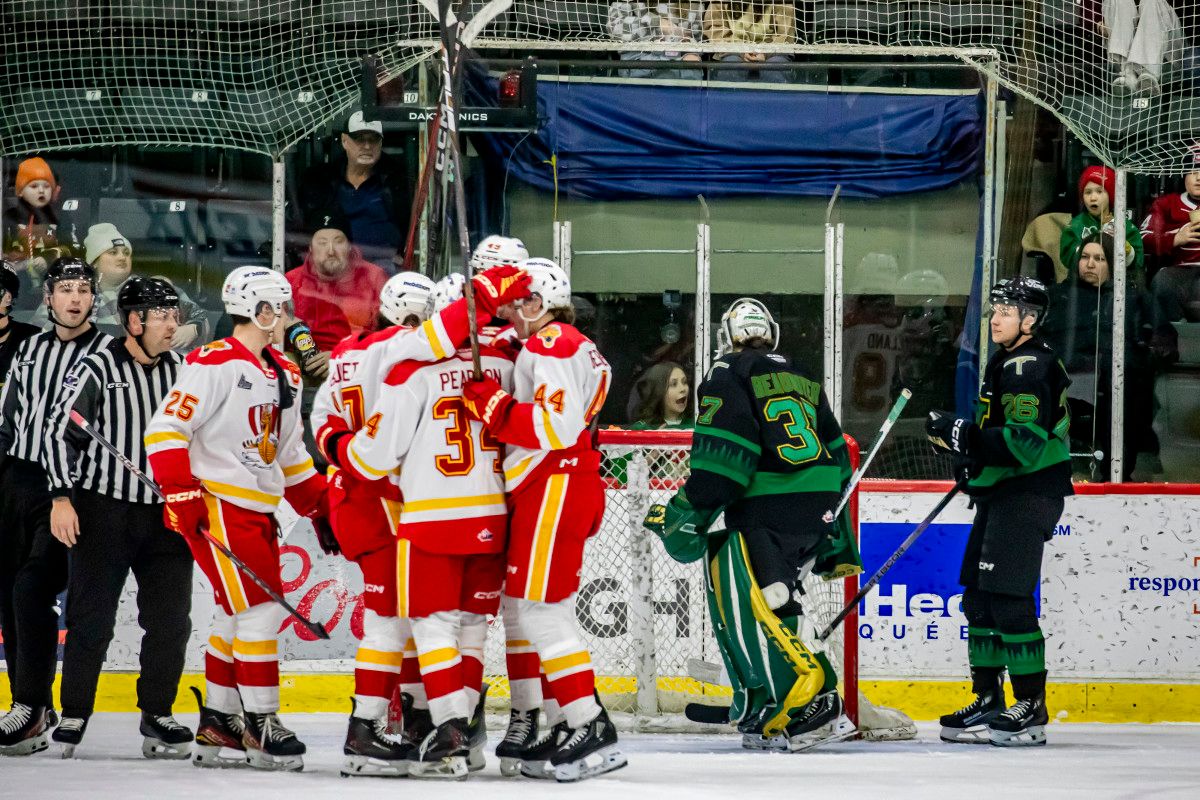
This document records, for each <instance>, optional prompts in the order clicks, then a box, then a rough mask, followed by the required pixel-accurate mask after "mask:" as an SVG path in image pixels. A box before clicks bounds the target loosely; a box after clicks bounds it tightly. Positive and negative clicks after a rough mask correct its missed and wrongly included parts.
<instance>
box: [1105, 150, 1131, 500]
mask: <svg viewBox="0 0 1200 800" xmlns="http://www.w3.org/2000/svg"><path fill="white" fill-rule="evenodd" d="M1127 179H1128V172H1126V170H1123V169H1117V170H1116V186H1115V187H1114V191H1116V193H1117V196H1116V197H1114V198H1113V218H1114V220H1115V222H1116V224H1114V225H1113V262H1114V263H1113V327H1112V337H1113V340H1112V389H1111V391H1110V392H1109V402H1111V403H1112V408H1111V411H1112V417H1111V424H1112V428H1111V433H1110V435H1109V442H1108V449H1109V452H1110V455H1109V462H1108V464H1109V470H1110V472H1109V480H1111V481H1112V482H1113V483H1120V482H1121V481H1122V480H1123V475H1124V473H1125V442H1124V436H1123V430H1124V427H1125V314H1126V313H1127V311H1126V308H1125V286H1126V282H1127V280H1128V275H1127V274H1126V272H1127V270H1126V267H1127V266H1128V262H1127V260H1126V258H1125V185H1126V182H1127Z"/></svg>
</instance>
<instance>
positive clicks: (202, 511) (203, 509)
mask: <svg viewBox="0 0 1200 800" xmlns="http://www.w3.org/2000/svg"><path fill="white" fill-rule="evenodd" d="M163 494H164V495H165V496H166V500H167V504H166V506H164V507H163V523H164V524H165V525H166V526H167V527H168V528H170V529H171V530H173V531H175V532H176V533H182V534H183V535H184V536H188V535H194V534H198V533H199V532H200V530H201V528H206V527H208V506H207V505H206V504H205V503H204V492H203V491H202V490H201V489H200V487H198V486H164V487H163Z"/></svg>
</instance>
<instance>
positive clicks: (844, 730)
mask: <svg viewBox="0 0 1200 800" xmlns="http://www.w3.org/2000/svg"><path fill="white" fill-rule="evenodd" d="M857 735H858V728H856V727H854V723H853V722H851V721H850V718H849V717H847V716H846V715H845V714H843V715H842V716H840V717H838V718H837V719H835V720H834V721H833V722H832V723H830V725H829V727H827V728H825V729H824V730H818V731H814V732H812V733H807V734H805V735H804V736H793V737H792V738H790V739H788V740H787V749H788V752H789V753H804V752H807V751H808V750H812V749H814V748H817V747H821V746H823V745H827V744H833V743H835V742H844V741H846V740H847V739H850V738H852V737H854V736H857Z"/></svg>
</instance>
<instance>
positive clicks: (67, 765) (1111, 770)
mask: <svg viewBox="0 0 1200 800" xmlns="http://www.w3.org/2000/svg"><path fill="white" fill-rule="evenodd" d="M178 719H179V720H180V721H181V722H183V723H184V724H186V725H189V726H194V725H195V724H196V715H195V714H180V715H179V716H178ZM494 719H495V720H496V723H497V724H496V725H495V726H494V727H493V736H492V741H491V744H490V746H489V753H488V766H487V767H486V768H485V770H484V771H483V772H482V773H476V774H474V775H472V776H471V778H470V780H469V781H466V782H465V783H457V782H453V781H451V782H434V781H424V780H423V781H415V780H412V779H405V778H401V779H396V778H342V777H340V776H339V775H338V767H339V766H340V764H341V746H342V738H343V736H344V733H345V724H346V718H345V717H344V716H342V715H338V714H287V715H285V716H284V721H285V722H286V723H288V724H289V725H291V726H292V727H294V728H295V730H296V732H297V733H298V734H299V735H300V738H301V739H302V740H303V741H304V742H305V743H306V744H307V745H308V755H307V756H305V766H304V772H302V773H299V774H295V773H263V772H254V771H251V770H249V769H233V770H229V769H225V770H200V769H196V768H195V767H193V766H191V765H190V764H189V763H187V762H179V761H175V762H171V761H149V760H147V759H144V758H142V755H141V736H139V735H138V732H137V726H138V722H137V715H135V714H96V715H95V716H94V717H92V719H91V722H90V723H89V725H88V731H87V735H86V737H85V738H84V740H83V744H82V745H81V746H80V747H79V750H78V751H77V752H76V758H75V759H74V760H72V761H66V762H64V761H61V760H59V756H58V751H57V746H56V745H54V744H51V746H50V749H49V750H46V751H44V752H42V753H39V754H37V755H35V756H31V757H26V758H0V797H13V798H16V797H29V798H57V797H89V798H121V800H128V799H130V798H154V799H155V800H185V798H193V797H195V798H199V797H209V798H240V799H241V800H266V798H288V800H309V798H338V799H339V800H342V799H343V798H356V797H364V798H365V797H420V798H430V799H431V800H438V799H439V798H447V800H450V799H451V798H453V799H454V800H460V799H461V798H463V797H467V796H473V797H479V798H486V800H509V798H513V800H535V799H536V798H551V797H553V798H580V799H582V800H628V798H632V797H649V798H653V800H672V799H674V798H678V799H679V800H695V798H698V797H704V798H714V800H758V799H759V798H761V799H762V800H771V799H772V798H775V799H776V800H778V799H780V798H782V799H783V800H792V799H793V798H796V799H799V800H802V799H803V798H809V797H812V798H817V797H830V798H852V797H865V798H873V800H889V799H890V798H929V799H930V800H934V799H936V800H942V799H943V798H956V797H967V798H972V800H975V799H976V798H989V797H996V798H1000V797H1004V798H1030V800H1034V799H1037V798H1046V797H1087V798H1092V799H1093V800H1100V799H1101V798H1191V800H1195V798H1200V769H1198V767H1197V759H1200V725H1190V724H1159V725H1137V724H1129V725H1107V724H1078V725H1061V724H1060V725H1051V726H1050V727H1049V728H1048V730H1047V733H1048V735H1049V736H1050V744H1049V745H1047V746H1046V747H1041V748H1027V749H1024V750H1001V749H999V748H995V747H991V746H971V745H957V746H955V745H948V744H944V743H942V742H940V741H938V738H937V730H938V729H937V725H936V724H933V723H922V724H921V725H920V733H919V735H918V738H917V740H916V741H912V742H843V743H838V744H833V745H828V746H826V747H824V748H822V749H819V750H816V751H813V752H810V753H801V754H796V755H783V754H767V753H750V752H746V751H743V750H742V749H741V746H740V744H739V741H738V739H737V738H736V737H734V736H731V735H726V734H661V733H656V734H623V735H622V745H623V749H624V751H625V752H626V754H627V755H628V756H629V766H627V767H625V768H624V769H622V770H619V771H617V772H613V773H610V774H608V775H605V776H601V777H599V778H594V779H592V780H589V781H585V782H583V783H578V784H556V783H554V782H548V781H533V780H527V779H520V778H511V779H510V778H502V777H500V772H499V769H498V766H497V765H498V762H497V761H496V759H495V758H494V757H492V755H491V753H490V750H491V749H492V748H494V747H495V744H496V742H497V741H498V734H497V733H496V729H498V728H499V722H500V718H499V717H496V718H494Z"/></svg>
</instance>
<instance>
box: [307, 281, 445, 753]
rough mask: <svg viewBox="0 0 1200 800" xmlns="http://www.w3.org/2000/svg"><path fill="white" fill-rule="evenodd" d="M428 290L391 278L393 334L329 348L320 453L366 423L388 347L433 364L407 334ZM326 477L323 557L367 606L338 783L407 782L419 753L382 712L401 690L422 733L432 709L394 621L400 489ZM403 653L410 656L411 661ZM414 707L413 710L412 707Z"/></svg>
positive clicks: (388, 315) (425, 307)
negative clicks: (351, 580) (357, 577)
mask: <svg viewBox="0 0 1200 800" xmlns="http://www.w3.org/2000/svg"><path fill="white" fill-rule="evenodd" d="M433 287H434V283H433V281H431V280H430V279H429V278H426V277H425V276H424V275H421V274H420V273H417V272H401V273H399V274H398V275H394V276H392V277H391V278H389V279H388V281H387V283H385V284H384V286H383V290H382V291H381V292H380V305H379V312H380V314H381V315H382V316H383V317H384V318H385V319H386V320H387V323H388V324H390V325H391V326H396V327H387V328H384V329H383V330H381V331H380V332H379V333H375V334H371V333H362V334H357V335H351V336H347V337H346V338H345V339H343V340H342V341H341V342H340V343H339V344H338V346H337V347H336V348H334V350H333V353H332V354H331V355H330V359H329V377H328V378H327V379H326V381H325V383H324V385H323V386H321V388H320V390H318V392H317V395H316V398H315V400H314V402H313V410H312V426H313V430H314V431H316V441H317V445H318V447H321V446H322V444H323V443H324V442H325V441H326V440H327V439H328V437H329V436H330V435H331V434H333V433H335V432H337V431H351V432H354V431H358V430H360V429H362V427H363V426H364V424H366V422H367V412H368V411H369V410H370V409H371V408H373V407H374V406H375V402H376V400H377V399H378V397H379V387H380V385H381V383H382V381H381V377H382V376H383V375H385V374H386V373H387V369H388V368H389V367H390V366H391V364H390V363H388V362H385V359H386V358H388V357H389V356H390V355H391V354H394V353H395V351H396V349H397V348H396V346H392V347H389V341H390V340H391V339H394V338H396V337H403V338H404V339H405V341H406V342H407V344H408V349H409V351H410V352H411V354H412V355H413V356H422V355H423V356H425V357H427V358H428V357H431V356H432V349H431V348H430V347H429V345H428V344H427V342H426V341H425V340H422V339H421V338H420V337H419V336H414V335H412V332H413V331H414V330H415V329H416V327H417V326H418V325H420V324H421V323H423V322H425V321H426V320H427V319H429V317H430V312H431V309H432V305H433V296H432V295H433ZM393 344H394V343H393ZM372 425H374V423H372ZM322 455H325V452H324V449H323V448H322ZM325 457H326V459H327V460H328V456H327V455H325ZM330 473H331V474H330V476H329V497H330V500H329V517H330V523H331V524H332V528H333V534H334V537H335V538H334V540H333V541H324V542H322V543H321V545H322V548H323V549H324V550H325V551H326V552H327V553H330V554H333V553H336V552H338V551H340V552H341V554H342V555H343V556H345V557H346V558H347V559H348V560H350V561H353V562H355V563H356V564H358V566H359V569H361V570H362V574H363V587H364V591H363V597H364V599H365V605H366V610H365V612H364V613H363V623H362V629H363V636H362V640H361V641H360V642H359V645H358V652H357V654H356V657H355V664H354V698H353V700H352V703H353V709H352V711H351V715H350V723H349V728H348V730H347V731H346V741H345V744H344V746H343V753H344V754H345V756H346V761H345V762H344V764H343V766H342V774H343V775H346V776H349V775H385V776H402V775H407V774H408V761H409V759H410V757H411V755H412V754H413V753H414V752H415V747H414V746H413V744H412V743H411V742H397V741H395V740H393V739H390V738H388V737H387V736H385V730H386V727H387V713H388V706H389V704H390V701H391V698H392V695H393V693H394V692H395V690H396V688H397V685H398V686H399V688H400V691H401V692H402V693H403V695H405V705H406V706H407V707H408V708H409V709H411V710H410V711H408V713H407V714H406V717H407V718H406V719H405V729H406V732H407V731H411V730H413V729H414V728H417V729H419V728H420V727H426V728H427V727H428V726H416V725H414V722H416V720H417V719H420V718H427V717H428V711H427V710H426V711H425V712H424V713H422V712H421V710H420V709H421V708H425V709H428V703H427V702H425V698H424V689H423V687H422V685H421V673H420V671H419V669H418V667H417V660H416V652H415V650H412V647H411V645H410V646H409V647H408V648H406V646H405V645H406V643H409V642H410V636H411V632H410V629H409V624H408V620H407V619H405V618H403V617H400V616H397V603H396V525H397V522H398V521H399V514H400V489H399V486H398V485H397V482H396V476H394V475H393V476H388V477H387V478H385V479H383V480H379V481H358V480H354V479H353V478H352V477H350V476H349V475H347V474H346V473H345V472H344V471H343V470H339V469H336V468H331V470H330ZM406 649H407V650H409V651H410V653H409V657H407V658H405V652H406ZM414 701H415V703H416V706H417V708H413V707H412V704H413V702H414ZM426 732H427V731H426ZM422 735H423V734H422Z"/></svg>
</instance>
